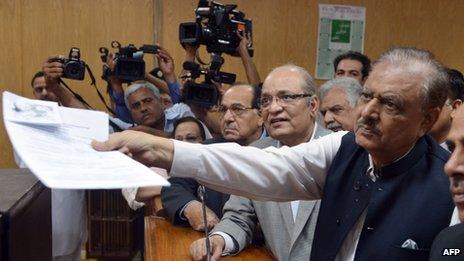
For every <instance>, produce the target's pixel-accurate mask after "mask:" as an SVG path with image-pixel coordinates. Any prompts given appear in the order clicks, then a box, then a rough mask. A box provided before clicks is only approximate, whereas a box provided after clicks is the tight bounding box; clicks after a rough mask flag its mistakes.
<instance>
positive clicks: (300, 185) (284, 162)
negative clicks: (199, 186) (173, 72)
mask: <svg viewBox="0 0 464 261" xmlns="http://www.w3.org/2000/svg"><path fill="white" fill-rule="evenodd" d="M345 134H346V132H336V133H332V134H330V135H326V136H324V137H321V138H319V139H316V140H312V141H310V142H308V143H303V144H300V145H298V146H294V147H291V148H290V147H282V148H279V149H278V148H274V147H269V148H266V149H264V150H261V149H258V148H255V147H244V146H240V145H238V144H235V143H219V144H211V145H201V144H190V143H185V142H180V141H174V160H173V164H172V167H171V172H170V175H171V176H173V177H186V178H195V179H196V180H197V181H199V182H200V183H203V184H205V185H206V186H208V187H209V188H211V189H215V190H218V191H221V192H224V193H228V194H234V195H239V196H243V197H247V198H251V199H256V200H272V201H289V200H297V199H306V200H307V199H319V198H321V196H322V189H323V187H324V183H325V177H326V173H327V170H328V168H329V167H330V164H331V163H332V160H333V159H334V157H335V155H336V153H337V151H338V148H339V147H340V143H341V139H342V137H343V135H345Z"/></svg>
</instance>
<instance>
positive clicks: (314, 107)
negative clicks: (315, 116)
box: [309, 95, 320, 113]
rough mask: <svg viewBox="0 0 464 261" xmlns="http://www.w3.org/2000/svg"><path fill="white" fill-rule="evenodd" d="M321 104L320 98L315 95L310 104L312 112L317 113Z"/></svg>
mask: <svg viewBox="0 0 464 261" xmlns="http://www.w3.org/2000/svg"><path fill="white" fill-rule="evenodd" d="M319 104H320V102H319V97H317V95H313V97H311V101H310V102H309V106H310V107H311V112H313V113H317V112H318V111H319Z"/></svg>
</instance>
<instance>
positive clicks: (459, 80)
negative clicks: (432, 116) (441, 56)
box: [446, 68, 464, 101]
mask: <svg viewBox="0 0 464 261" xmlns="http://www.w3.org/2000/svg"><path fill="white" fill-rule="evenodd" d="M446 74H447V75H448V80H449V86H450V88H449V90H448V98H449V99H450V100H452V101H454V100H457V99H460V100H464V76H463V75H462V73H461V72H460V71H458V70H456V69H449V68H448V69H446Z"/></svg>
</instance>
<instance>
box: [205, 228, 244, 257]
mask: <svg viewBox="0 0 464 261" xmlns="http://www.w3.org/2000/svg"><path fill="white" fill-rule="evenodd" d="M213 235H219V236H221V237H222V238H224V242H225V245H224V249H223V250H222V256H227V255H230V254H234V253H236V252H237V249H238V247H237V246H236V245H235V242H234V239H233V238H232V237H231V236H230V235H229V234H227V233H224V232H221V231H217V232H214V233H212V234H211V235H210V236H213Z"/></svg>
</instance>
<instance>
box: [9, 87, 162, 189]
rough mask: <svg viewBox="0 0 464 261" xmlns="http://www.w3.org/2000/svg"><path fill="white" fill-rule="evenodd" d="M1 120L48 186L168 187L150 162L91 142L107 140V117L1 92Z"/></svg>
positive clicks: (33, 170)
mask: <svg viewBox="0 0 464 261" xmlns="http://www.w3.org/2000/svg"><path fill="white" fill-rule="evenodd" d="M3 118H4V121H5V128H6V130H7V133H8V136H9V137H10V140H11V143H12V144H13V147H14V149H15V151H16V152H17V154H18V155H19V156H20V158H21V159H22V160H23V161H24V162H25V163H26V165H27V166H28V167H29V169H30V170H31V171H32V172H33V173H34V174H35V175H36V176H37V177H38V178H39V179H40V180H41V181H42V182H43V183H44V184H45V185H46V186H48V187H51V188H60V189H110V188H124V187H144V186H166V185H169V183H168V182H167V181H166V180H165V179H164V178H162V177H161V176H159V175H157V174H155V173H154V172H153V171H151V170H150V169H149V168H147V167H146V166H144V165H142V164H140V163H139V162H137V161H135V160H132V159H131V158H129V157H128V156H126V155H124V154H122V153H120V152H118V151H109V152H98V151H95V150H94V149H92V148H91V146H90V143H91V141H92V140H99V141H104V140H107V139H108V115H107V114H106V113H103V112H98V111H91V110H80V109H71V108H66V107H60V106H58V104H57V103H54V102H46V101H40V100H31V99H27V98H23V97H21V96H17V95H15V94H13V93H10V92H6V91H5V92H3Z"/></svg>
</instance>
